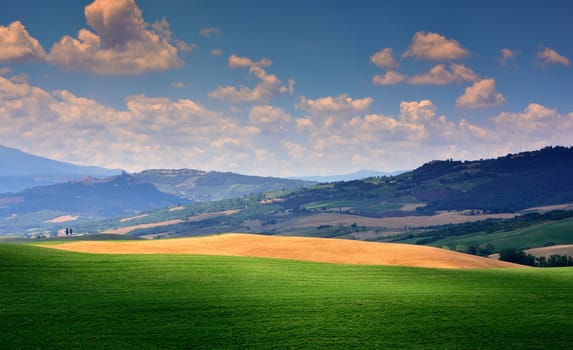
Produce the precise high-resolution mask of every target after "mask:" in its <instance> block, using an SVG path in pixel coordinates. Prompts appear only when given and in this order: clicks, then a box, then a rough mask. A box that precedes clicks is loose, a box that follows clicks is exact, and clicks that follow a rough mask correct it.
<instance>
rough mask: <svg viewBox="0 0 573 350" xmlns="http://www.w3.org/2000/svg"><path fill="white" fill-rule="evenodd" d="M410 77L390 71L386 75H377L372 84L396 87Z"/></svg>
mask: <svg viewBox="0 0 573 350" xmlns="http://www.w3.org/2000/svg"><path fill="white" fill-rule="evenodd" d="M406 79H408V77H407V76H406V75H404V74H402V73H399V72H396V71H393V70H390V71H388V72H386V73H385V74H384V75H381V74H376V75H375V76H374V77H373V78H372V83H373V84H374V85H395V84H400V83H401V82H403V81H406Z"/></svg>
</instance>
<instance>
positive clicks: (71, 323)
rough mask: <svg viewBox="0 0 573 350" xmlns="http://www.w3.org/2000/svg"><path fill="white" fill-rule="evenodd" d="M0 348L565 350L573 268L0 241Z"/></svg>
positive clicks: (571, 329) (572, 325)
mask: <svg viewBox="0 0 573 350" xmlns="http://www.w3.org/2000/svg"><path fill="white" fill-rule="evenodd" d="M0 267H1V268H0V315H1V317H0V344H2V348H4V349H38V348H43V349H72V348H78V349H79V348H90V349H95V348H99V349H104V348H105V349H159V348H178V349H181V348H192V349H245V348H259V349H289V348H290V349H306V348H314V349H318V348H321V349H325V348H327V349H335V348H339V349H349V348H363V349H472V350H473V349H566V348H569V347H570V345H571V339H573V317H571V316H572V315H573V269H572V268H559V269H533V268H531V269H488V270H452V269H449V270H444V269H427V268H411V267H385V266H359V265H336V264H324V263H311V262H301V261H292V260H276V259H261V258H244V257H220V256H195V255H96V254H82V253H73V252H66V251H59V250H53V249H47V248H43V247H34V246H28V245H16V244H0Z"/></svg>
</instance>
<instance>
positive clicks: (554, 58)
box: [537, 47, 571, 67]
mask: <svg viewBox="0 0 573 350" xmlns="http://www.w3.org/2000/svg"><path fill="white" fill-rule="evenodd" d="M537 57H538V58H539V59H540V60H541V62H542V63H543V64H546V65H547V64H560V65H563V66H567V67H568V66H570V65H571V62H570V61H569V59H568V58H567V57H565V56H562V55H560V54H558V53H557V51H555V50H553V49H550V48H548V47H546V48H544V49H543V50H542V51H539V52H538V53H537Z"/></svg>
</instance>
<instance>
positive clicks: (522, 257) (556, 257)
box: [499, 248, 573, 267]
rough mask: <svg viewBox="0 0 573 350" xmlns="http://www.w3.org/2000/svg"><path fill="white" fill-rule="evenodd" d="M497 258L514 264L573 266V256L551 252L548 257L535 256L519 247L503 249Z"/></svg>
mask: <svg viewBox="0 0 573 350" xmlns="http://www.w3.org/2000/svg"><path fill="white" fill-rule="evenodd" d="M499 260H503V261H508V262H512V263H516V264H521V265H527V266H536V267H563V266H573V257H571V256H567V255H560V254H553V255H551V256H550V257H549V258H546V257H544V256H540V257H535V256H533V255H531V254H527V253H525V252H524V251H523V250H521V249H511V248H510V249H503V250H502V251H501V252H500V253H499Z"/></svg>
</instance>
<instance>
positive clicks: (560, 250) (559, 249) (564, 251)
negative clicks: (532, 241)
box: [525, 244, 573, 258]
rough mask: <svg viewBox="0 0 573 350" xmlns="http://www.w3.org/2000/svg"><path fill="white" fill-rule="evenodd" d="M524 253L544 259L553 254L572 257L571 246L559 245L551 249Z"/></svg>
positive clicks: (530, 250)
mask: <svg viewBox="0 0 573 350" xmlns="http://www.w3.org/2000/svg"><path fill="white" fill-rule="evenodd" d="M525 253H527V254H531V255H533V256H536V257H540V256H544V257H546V258H549V257H550V256H551V255H553V254H558V255H568V256H573V244H561V245H554V246H551V247H543V248H533V249H527V250H526V251H525Z"/></svg>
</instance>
